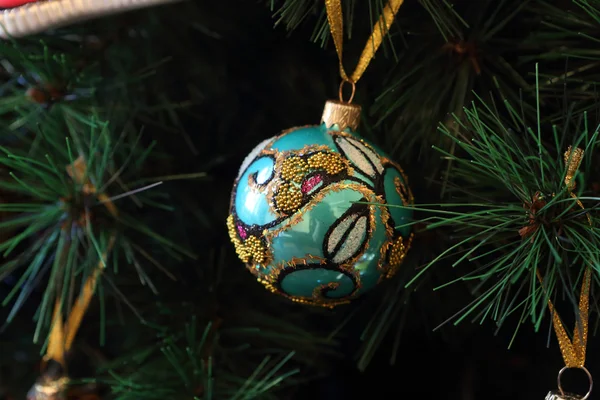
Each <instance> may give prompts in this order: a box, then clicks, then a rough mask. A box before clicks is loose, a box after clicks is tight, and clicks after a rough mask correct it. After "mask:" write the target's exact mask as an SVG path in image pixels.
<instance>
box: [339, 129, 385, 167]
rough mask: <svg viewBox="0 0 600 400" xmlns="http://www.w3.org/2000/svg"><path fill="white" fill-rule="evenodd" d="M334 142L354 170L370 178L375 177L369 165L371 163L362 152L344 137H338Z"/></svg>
mask: <svg viewBox="0 0 600 400" xmlns="http://www.w3.org/2000/svg"><path fill="white" fill-rule="evenodd" d="M336 142H337V144H338V145H339V146H340V148H341V149H342V151H343V152H344V154H346V157H348V159H350V161H352V163H353V164H354V165H355V166H356V168H358V169H359V170H361V171H362V172H363V173H365V174H367V175H368V176H370V177H375V170H374V169H373V165H371V162H370V161H369V159H368V158H367V157H366V155H365V153H364V152H362V151H361V150H359V149H358V148H357V147H356V146H354V145H353V144H352V143H351V142H349V141H348V139H347V138H345V137H341V136H340V137H338V138H336ZM363 147H364V146H363Z"/></svg>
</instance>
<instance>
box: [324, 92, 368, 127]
mask: <svg viewBox="0 0 600 400" xmlns="http://www.w3.org/2000/svg"><path fill="white" fill-rule="evenodd" d="M361 111H362V107H361V106H359V105H357V104H352V103H345V102H342V101H337V100H328V101H327V102H326V103H325V108H324V109H323V116H322V117H321V123H325V126H326V127H327V128H331V127H333V126H334V125H337V128H338V129H339V130H341V131H343V130H344V129H346V128H350V129H351V130H353V131H356V130H357V129H358V124H359V123H360V113H361Z"/></svg>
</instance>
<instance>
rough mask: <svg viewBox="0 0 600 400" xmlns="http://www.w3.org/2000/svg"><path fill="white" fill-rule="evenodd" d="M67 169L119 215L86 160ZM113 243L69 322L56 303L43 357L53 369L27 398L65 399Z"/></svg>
mask: <svg viewBox="0 0 600 400" xmlns="http://www.w3.org/2000/svg"><path fill="white" fill-rule="evenodd" d="M66 170H67V174H68V175H69V176H70V177H71V179H72V180H73V181H74V182H75V183H76V184H78V185H81V186H82V192H83V194H85V195H92V196H96V198H97V199H98V201H99V202H101V203H102V204H104V206H105V207H106V209H107V210H108V212H109V213H110V214H111V215H112V216H114V217H116V216H117V215H118V212H117V208H116V206H115V205H114V203H113V202H112V201H111V200H110V198H109V197H108V196H107V195H106V194H104V193H97V189H96V187H95V186H94V184H93V183H92V182H91V181H90V179H89V176H88V174H87V165H86V162H85V160H84V159H83V157H81V156H80V157H79V158H77V160H75V161H74V162H73V163H72V164H70V165H67V167H66ZM86 212H87V211H86ZM86 217H87V216H84V217H83V218H82V220H86V219H87V218H86ZM64 229H67V228H64ZM114 243H115V235H114V234H113V235H112V236H111V237H110V238H109V242H108V245H107V246H106V248H105V250H104V252H103V253H102V255H101V258H100V261H99V262H98V264H97V266H96V268H94V270H93V271H92V273H91V274H90V275H89V276H88V277H87V279H86V281H85V282H84V284H83V288H82V290H81V293H80V294H79V297H78V298H77V300H76V301H75V303H74V304H73V307H72V308H71V310H70V312H69V315H68V317H67V319H66V321H64V319H63V315H62V307H61V304H60V301H59V300H57V301H56V302H55V304H54V313H53V316H52V327H51V330H50V336H49V339H48V348H47V351H46V354H45V355H44V358H43V366H44V367H45V368H48V369H51V368H53V369H54V370H53V371H43V375H42V377H41V378H40V380H39V381H38V382H37V383H36V384H35V385H34V386H33V388H32V390H31V391H30V394H29V395H28V399H30V400H38V399H40V400H41V399H47V400H52V399H60V398H62V396H63V392H64V390H65V388H66V386H67V384H68V382H69V378H68V375H67V374H66V364H67V363H66V354H67V353H68V352H69V350H70V349H71V346H72V345H73V341H74V340H75V336H76V334H77V331H78V330H79V327H80V326H81V321H82V320H83V317H84V315H85V313H86V311H87V309H88V307H89V305H90V302H91V300H92V298H93V296H94V292H95V289H96V284H97V281H98V278H99V277H100V275H101V274H102V272H103V271H104V269H105V268H106V263H105V260H106V258H107V256H108V254H109V253H110V251H111V250H112V248H113V246H114ZM67 253H68V247H67V246H65V247H63V248H61V249H59V255H58V257H60V258H61V260H62V259H64V258H65V256H66V254H67ZM50 363H53V366H49V364H50Z"/></svg>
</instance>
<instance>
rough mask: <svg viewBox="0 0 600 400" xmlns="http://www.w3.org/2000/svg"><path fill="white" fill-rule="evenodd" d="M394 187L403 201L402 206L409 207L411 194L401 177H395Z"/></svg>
mask: <svg viewBox="0 0 600 400" xmlns="http://www.w3.org/2000/svg"><path fill="white" fill-rule="evenodd" d="M394 186H395V187H396V193H398V196H400V198H401V199H402V205H404V206H407V205H409V202H408V201H409V200H408V198H409V196H410V193H409V191H408V190H407V188H406V185H404V183H403V182H402V179H400V178H399V177H395V178H394Z"/></svg>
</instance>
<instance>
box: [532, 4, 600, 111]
mask: <svg viewBox="0 0 600 400" xmlns="http://www.w3.org/2000/svg"><path fill="white" fill-rule="evenodd" d="M529 12H530V13H531V14H532V15H535V16H536V17H537V18H535V19H534V18H532V20H533V21H532V22H531V24H532V25H533V24H536V25H538V24H539V26H540V27H539V29H537V30H536V31H534V33H533V34H531V35H530V37H528V38H527V40H526V41H525V43H524V45H525V47H526V48H529V49H532V50H533V49H535V50H534V51H531V53H533V54H531V55H525V56H521V62H523V63H527V62H530V61H532V60H535V61H536V62H542V63H544V70H546V71H549V73H547V74H546V75H545V76H543V77H542V78H543V79H542V81H541V84H540V91H541V93H542V94H543V95H544V96H545V97H546V98H548V99H555V100H556V102H557V103H558V104H559V107H560V106H562V103H563V99H564V97H565V96H567V97H568V98H569V100H570V101H571V102H577V105H576V107H575V109H574V111H575V112H576V113H580V112H583V111H588V112H589V111H592V109H593V108H595V105H596V103H597V100H598V94H597V93H596V92H597V91H596V89H595V87H596V85H597V83H598V82H600V51H598V37H600V1H598V0H572V6H571V7H570V8H569V9H567V10H565V9H564V7H558V6H556V5H555V4H554V3H552V2H545V1H538V2H533V3H531V6H530V7H529ZM539 16H543V17H541V18H540V17H539ZM539 19H541V21H539V22H538V20H539ZM562 116H563V114H562V113H561V112H560V110H558V112H557V113H556V114H555V115H551V116H550V117H551V118H552V119H553V120H557V119H560V118H561V117H562Z"/></svg>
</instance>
